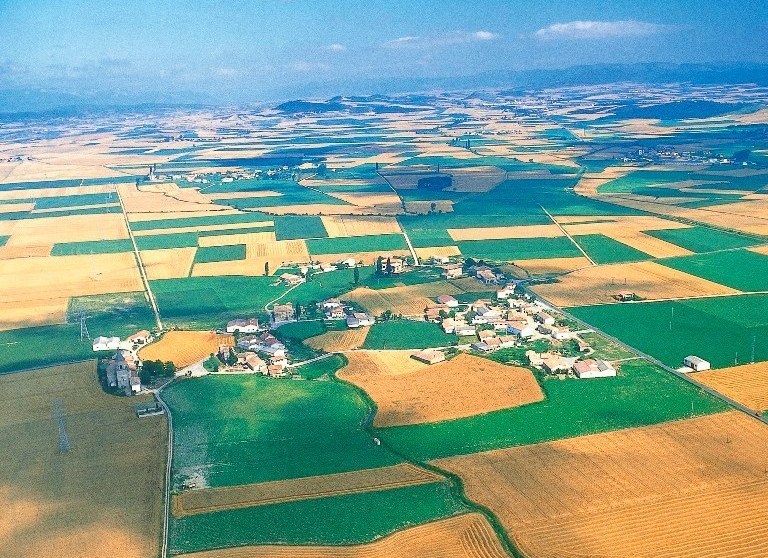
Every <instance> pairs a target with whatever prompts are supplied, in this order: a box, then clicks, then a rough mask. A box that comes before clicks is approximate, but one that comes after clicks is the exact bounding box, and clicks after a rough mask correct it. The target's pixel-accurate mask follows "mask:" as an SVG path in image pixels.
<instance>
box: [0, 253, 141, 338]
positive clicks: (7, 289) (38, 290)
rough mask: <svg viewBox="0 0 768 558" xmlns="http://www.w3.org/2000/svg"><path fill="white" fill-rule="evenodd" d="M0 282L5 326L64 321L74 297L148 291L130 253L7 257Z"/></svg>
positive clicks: (1, 263) (0, 267)
mask: <svg viewBox="0 0 768 558" xmlns="http://www.w3.org/2000/svg"><path fill="white" fill-rule="evenodd" d="M0 285H2V286H3V287H4V288H3V289H2V290H1V291H0V307H2V308H5V309H6V310H8V311H9V315H8V316H7V317H6V318H5V320H2V321H0V323H1V324H2V325H0V327H25V326H27V325H41V324H46V323H62V322H63V316H62V314H61V310H62V308H65V303H64V301H65V300H66V299H68V298H69V297H73V296H85V295H97V294H108V293H128V292H137V291H143V290H144V285H143V284H142V282H141V277H140V275H139V269H138V267H137V265H136V260H135V258H134V256H133V254H131V253H121V254H94V255H90V256H46V257H30V258H16V259H2V260H0ZM14 316H15V317H14ZM16 320H17V321H16Z"/></svg>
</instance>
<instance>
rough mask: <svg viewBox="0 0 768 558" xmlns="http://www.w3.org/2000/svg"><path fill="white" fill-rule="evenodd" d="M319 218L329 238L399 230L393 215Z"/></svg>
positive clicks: (388, 232)
mask: <svg viewBox="0 0 768 558" xmlns="http://www.w3.org/2000/svg"><path fill="white" fill-rule="evenodd" d="M321 219H322V221H323V226H325V230H326V231H327V232H328V236H329V237H331V238H336V237H342V236H365V235H371V234H399V233H400V232H401V231H400V225H399V224H398V223H397V220H396V219H395V218H394V217H379V216H375V215H372V216H364V215H360V216H349V215H348V216H344V215H324V216H323V217H321Z"/></svg>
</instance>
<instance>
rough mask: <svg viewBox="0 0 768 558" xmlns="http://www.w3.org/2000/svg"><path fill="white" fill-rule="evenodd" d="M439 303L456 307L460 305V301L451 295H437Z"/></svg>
mask: <svg viewBox="0 0 768 558" xmlns="http://www.w3.org/2000/svg"><path fill="white" fill-rule="evenodd" d="M437 302H438V303H439V304H445V305H446V306H447V307H448V308H456V307H457V306H458V305H459V301H458V300H456V299H455V298H454V297H452V296H451V295H440V296H439V297H437Z"/></svg>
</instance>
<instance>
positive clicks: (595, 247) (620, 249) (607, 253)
mask: <svg viewBox="0 0 768 558" xmlns="http://www.w3.org/2000/svg"><path fill="white" fill-rule="evenodd" d="M573 239H574V240H575V241H576V242H578V243H579V246H581V247H582V249H583V250H584V251H585V252H586V253H587V254H589V257H590V258H592V259H593V260H594V261H595V263H598V264H612V263H621V262H638V261H641V260H648V259H650V257H651V256H649V255H648V254H646V253H645V252H641V251H640V250H637V249H635V248H632V247H631V246H627V245H626V244H624V243H623V242H619V241H618V240H614V239H612V238H610V237H607V236H605V235H603V234H585V235H579V236H574V237H573Z"/></svg>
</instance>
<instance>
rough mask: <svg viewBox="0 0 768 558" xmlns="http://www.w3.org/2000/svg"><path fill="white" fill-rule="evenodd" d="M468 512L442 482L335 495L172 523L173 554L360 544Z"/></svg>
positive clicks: (171, 541)
mask: <svg viewBox="0 0 768 558" xmlns="http://www.w3.org/2000/svg"><path fill="white" fill-rule="evenodd" d="M465 511H468V510H467V509H466V508H465V507H463V506H462V505H461V504H460V503H458V502H457V501H456V499H455V498H453V496H452V495H451V493H450V491H449V489H448V486H447V485H446V484H443V483H433V484H425V485H420V486H412V487H407V488H398V489H394V490H382V491H378V492H366V493H362V494H352V495H349V496H334V497H330V498H319V499H316V500H304V501H299V502H289V503H285V504H276V505H271V506H260V507H254V508H244V509H240V510H230V511H222V512H216V513H209V514H201V515H193V516H190V517H186V518H183V519H174V520H173V521H172V523H171V530H170V550H171V553H172V554H179V553H182V552H195V551H198V550H204V549H208V548H219V547H229V546H243V545H252V544H289V545H307V544H320V545H344V544H360V543H366V542H370V541H372V540H375V539H377V538H379V537H382V536H385V535H388V534H390V533H393V532H395V531H397V530H400V529H404V528H406V527H412V526H414V525H418V524H420V523H426V522H428V521H433V520H435V519H440V518H443V517H448V516H451V515H455V514H457V513H462V512H465Z"/></svg>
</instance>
